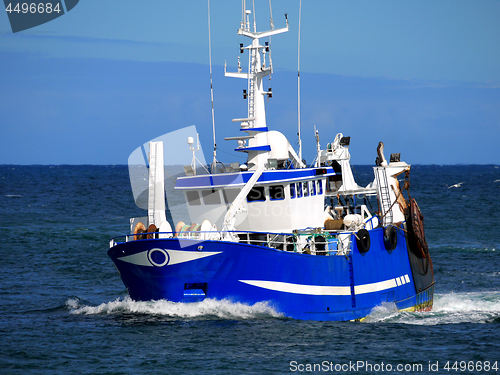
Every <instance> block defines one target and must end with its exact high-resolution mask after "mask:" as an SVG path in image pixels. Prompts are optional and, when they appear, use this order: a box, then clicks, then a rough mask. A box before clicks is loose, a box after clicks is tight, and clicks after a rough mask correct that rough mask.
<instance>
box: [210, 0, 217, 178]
mask: <svg viewBox="0 0 500 375" xmlns="http://www.w3.org/2000/svg"><path fill="white" fill-rule="evenodd" d="M208 59H209V65H210V102H211V105H212V135H213V138H214V159H213V160H212V166H211V168H210V169H211V172H212V173H215V171H216V168H217V157H216V155H217V142H216V141H215V113H214V85H213V80H212V37H211V34H210V0H208Z"/></svg>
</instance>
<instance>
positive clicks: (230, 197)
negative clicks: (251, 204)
mask: <svg viewBox="0 0 500 375" xmlns="http://www.w3.org/2000/svg"><path fill="white" fill-rule="evenodd" d="M240 191H241V189H223V190H222V195H224V201H225V202H226V203H227V204H230V203H233V202H234V200H235V199H236V196H237V195H238V194H239V193H240Z"/></svg>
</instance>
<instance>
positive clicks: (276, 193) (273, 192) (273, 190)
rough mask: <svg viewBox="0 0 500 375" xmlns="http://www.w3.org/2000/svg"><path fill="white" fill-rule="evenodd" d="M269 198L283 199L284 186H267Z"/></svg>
mask: <svg viewBox="0 0 500 375" xmlns="http://www.w3.org/2000/svg"><path fill="white" fill-rule="evenodd" d="M269 199H271V200H272V201H278V200H283V199H285V187H284V186H283V185H271V186H269Z"/></svg>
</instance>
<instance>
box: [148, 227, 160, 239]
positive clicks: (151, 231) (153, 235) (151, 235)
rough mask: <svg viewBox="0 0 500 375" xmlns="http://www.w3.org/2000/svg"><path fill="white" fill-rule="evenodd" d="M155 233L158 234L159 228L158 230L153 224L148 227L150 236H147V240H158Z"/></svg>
mask: <svg viewBox="0 0 500 375" xmlns="http://www.w3.org/2000/svg"><path fill="white" fill-rule="evenodd" d="M155 232H158V228H156V225H154V224H151V225H150V226H149V227H148V234H147V235H146V238H147V239H148V240H150V239H153V238H156V233H155Z"/></svg>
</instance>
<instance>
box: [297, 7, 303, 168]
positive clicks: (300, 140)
mask: <svg viewBox="0 0 500 375" xmlns="http://www.w3.org/2000/svg"><path fill="white" fill-rule="evenodd" d="M301 18H302V0H300V1H299V37H298V48H297V136H298V138H299V159H300V160H301V161H302V138H301V136H300V24H301Z"/></svg>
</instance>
